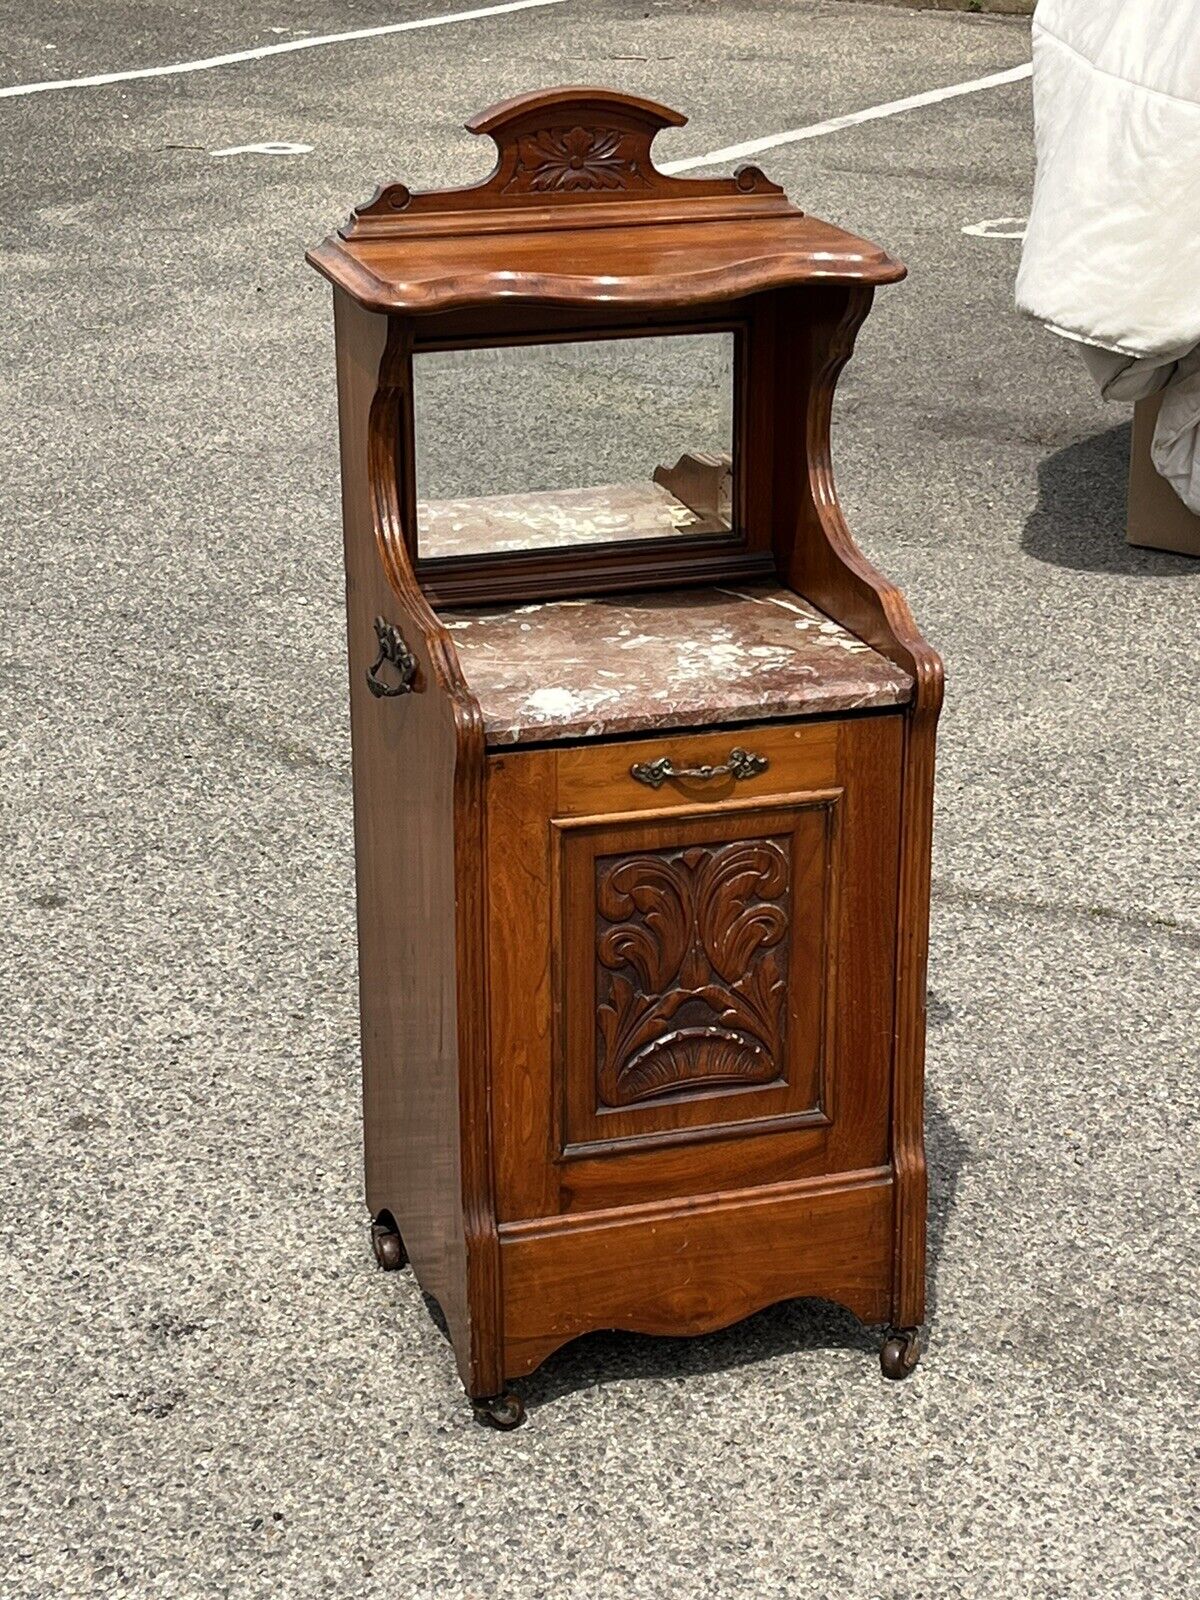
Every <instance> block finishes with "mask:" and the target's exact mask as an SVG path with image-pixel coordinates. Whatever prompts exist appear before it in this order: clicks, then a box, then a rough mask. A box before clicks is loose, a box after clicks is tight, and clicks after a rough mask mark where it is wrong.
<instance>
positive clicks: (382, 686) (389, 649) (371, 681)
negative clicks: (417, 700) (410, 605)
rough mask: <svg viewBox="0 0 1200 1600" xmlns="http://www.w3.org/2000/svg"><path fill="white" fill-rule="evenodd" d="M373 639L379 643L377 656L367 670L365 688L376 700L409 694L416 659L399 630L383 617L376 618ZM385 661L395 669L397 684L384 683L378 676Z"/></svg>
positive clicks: (415, 672) (414, 674)
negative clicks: (388, 696) (386, 696)
mask: <svg viewBox="0 0 1200 1600" xmlns="http://www.w3.org/2000/svg"><path fill="white" fill-rule="evenodd" d="M375 637H376V638H377V639H378V641H379V654H378V655H377V656H376V657H375V659H374V661H372V663H371V665H370V666H369V667H368V668H367V688H368V689H370V691H371V693H372V694H373V695H374V696H375V698H376V699H377V700H378V699H381V698H382V697H383V696H385V695H393V694H409V693H411V691H412V686H413V680H414V678H415V677H416V675H417V658H416V656H414V655H413V653H412V651H411V650H410V649H409V648H408V646H407V645H406V644H405V642H404V639H403V638H402V636H401V634H400V630H399V628H397V627H396V625H395V624H394V623H392V622H388V621H387V619H386V618H385V617H376V618H375ZM385 661H387V662H390V663H391V665H392V666H393V667H394V668H395V669H396V675H397V678H398V682H396V683H385V682H384V680H383V679H382V678H381V677H379V676H378V673H379V669H380V667H382V666H383V664H384V662H385Z"/></svg>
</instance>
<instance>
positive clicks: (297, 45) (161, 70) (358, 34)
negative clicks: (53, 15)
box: [0, 0, 566, 100]
mask: <svg viewBox="0 0 1200 1600" xmlns="http://www.w3.org/2000/svg"><path fill="white" fill-rule="evenodd" d="M565 4H566V0H504V4H502V5H495V6H476V7H475V8H474V9H473V10H471V11H447V12H445V13H443V14H442V15H440V16H435V17H414V18H413V19H412V20H411V21H409V22H388V23H384V24H383V25H382V26H380V27H377V28H354V29H353V30H351V31H349V32H347V33H324V34H321V35H319V36H318V37H316V38H312V39H289V40H287V42H286V43H284V44H264V45H260V46H259V47H258V48H256V49H254V50H234V51H232V52H231V53H230V54H229V55H224V56H208V57H206V58H205V59H204V60H202V61H175V62H172V63H171V65H170V66H166V67H136V68H134V69H133V70H131V71H129V72H95V73H92V75H91V76H90V77H87V78H49V79H47V80H46V82H45V83H15V84H10V85H9V86H8V87H7V88H4V89H0V100H10V99H13V98H14V97H15V96H17V95H23V94H45V93H46V92H47V91H49V90H51V89H92V88H95V87H97V86H98V85H100V84H104V83H129V82H131V81H132V80H133V79H134V78H169V77H172V76H173V75H174V74H176V73H181V72H207V71H208V70H209V68H210V67H229V66H233V65H234V63H235V62H238V61H260V60H261V59H262V58H263V57H264V56H283V55H289V54H290V53H291V52H292V51H295V50H315V49H317V47H318V46H320V45H326V44H345V43H347V42H348V41H349V40H352V39H380V38H382V37H383V36H384V35H385V34H389V33H410V32H412V31H413V30H414V29H417V28H443V27H446V26H447V25H448V24H449V23H453V22H474V21H475V19H476V18H477V17H498V16H501V15H503V13H505V12H507V11H528V10H530V9H531V8H532V7H534V6H561V5H565Z"/></svg>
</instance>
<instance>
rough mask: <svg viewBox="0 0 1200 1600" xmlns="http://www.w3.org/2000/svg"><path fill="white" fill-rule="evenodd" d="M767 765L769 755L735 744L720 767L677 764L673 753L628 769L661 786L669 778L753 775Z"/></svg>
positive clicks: (763, 770) (650, 784)
mask: <svg viewBox="0 0 1200 1600" xmlns="http://www.w3.org/2000/svg"><path fill="white" fill-rule="evenodd" d="M768 765H769V763H768V761H767V758H766V756H756V755H754V754H753V753H752V752H751V751H749V750H743V749H742V747H741V745H736V746H735V747H734V748H733V749H732V750H731V751H730V752H729V759H728V761H726V762H724V763H722V765H721V766H719V767H677V766H676V765H675V763H674V762H673V761H672V760H671V758H670V756H659V758H658V760H657V761H635V762H634V763H633V765H632V766H631V767H630V769H629V771H630V774H631V775H632V776H633V777H635V778H636V779H637V781H638V782H639V783H645V784H648V785H649V786H650V788H651V789H660V788H661V787H662V786H663V784H664V783H666V781H667V779H668V778H726V777H729V778H735V779H736V778H754V777H757V775H758V774H759V773H760V772H765V771H766V770H767V767H768Z"/></svg>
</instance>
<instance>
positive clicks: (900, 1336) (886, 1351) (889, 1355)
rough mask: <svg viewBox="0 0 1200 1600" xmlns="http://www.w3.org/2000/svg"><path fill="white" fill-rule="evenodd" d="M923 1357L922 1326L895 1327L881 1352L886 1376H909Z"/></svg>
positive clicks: (881, 1362) (897, 1379)
mask: <svg viewBox="0 0 1200 1600" xmlns="http://www.w3.org/2000/svg"><path fill="white" fill-rule="evenodd" d="M920 1359H921V1330H920V1328H895V1329H893V1330H892V1333H891V1335H890V1336H889V1337H888V1339H887V1341H886V1343H885V1344H884V1346H883V1349H882V1350H881V1351H880V1352H879V1365H880V1366H881V1367H882V1368H883V1375H884V1377H885V1378H892V1379H895V1380H896V1381H899V1380H900V1379H901V1378H907V1377H908V1375H909V1373H910V1372H911V1371H912V1370H913V1368H914V1367H915V1366H916V1364H917V1362H918V1361H919V1360H920Z"/></svg>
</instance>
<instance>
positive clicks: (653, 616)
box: [442, 584, 913, 745]
mask: <svg viewBox="0 0 1200 1600" xmlns="http://www.w3.org/2000/svg"><path fill="white" fill-rule="evenodd" d="M442 620H443V622H444V623H445V625H446V627H447V628H448V629H449V631H450V637H451V639H452V640H453V641H454V645H455V648H456V649H457V650H458V654H459V659H460V660H461V662H462V666H463V671H464V673H465V675H466V679H467V682H468V684H469V685H470V687H471V689H472V691H473V692H474V693H475V694H476V695H477V697H478V699H479V703H480V706H481V708H482V710H483V716H484V724H485V727H486V731H487V740H488V743H489V744H493V745H504V744H522V743H529V742H531V741H535V740H546V739H554V740H558V739H589V738H599V737H601V736H602V735H605V734H618V733H635V732H649V731H653V730H655V729H660V728H680V727H706V726H709V725H710V724H715V723H723V722H753V721H758V720H765V719H777V718H782V717H798V716H816V715H818V714H825V713H829V712H844V711H859V710H863V709H867V708H873V707H878V706H890V705H902V704H904V703H905V702H906V701H908V700H909V699H910V698H911V696H912V689H913V684H912V679H911V678H910V677H909V676H908V674H907V673H906V672H904V671H902V670H901V669H900V668H899V667H897V666H894V665H893V664H892V663H891V662H890V661H888V660H887V659H886V658H885V657H884V656H881V655H879V654H878V652H877V651H875V650H872V649H871V647H870V646H869V645H866V644H864V643H863V642H862V640H861V639H856V638H855V637H854V635H853V634H850V633H847V632H846V630H845V629H844V628H841V627H839V626H838V624H837V623H835V622H831V621H830V620H829V618H828V617H826V616H823V615H822V614H821V612H819V611H816V610H814V609H813V607H812V606H810V605H809V604H808V603H807V602H806V601H804V600H802V599H800V597H799V596H798V595H795V594H793V593H792V592H791V591H790V590H787V589H782V588H779V587H778V586H776V585H768V584H756V585H752V586H747V587H745V588H741V589H737V590H734V589H716V588H713V589H693V590H672V591H669V592H665V593H654V594H640V595H618V596H613V597H610V598H603V599H587V600H550V601H534V602H530V603H527V604H523V605H510V606H494V607H481V608H478V609H471V610H456V611H447V612H444V613H443V614H442Z"/></svg>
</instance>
